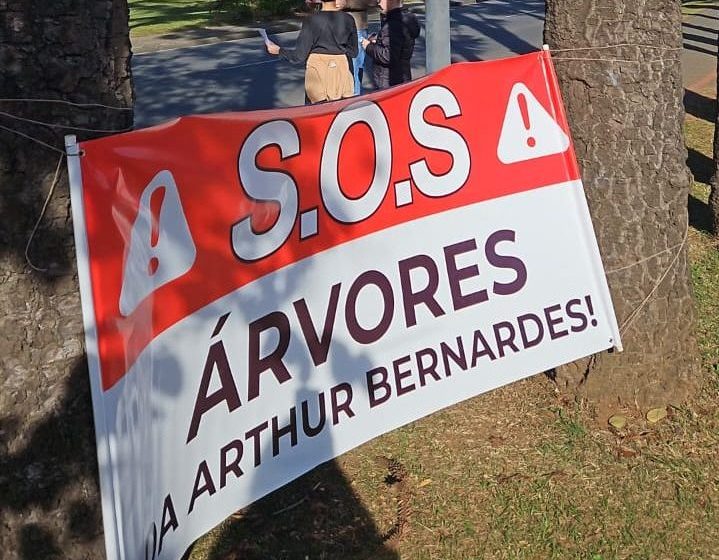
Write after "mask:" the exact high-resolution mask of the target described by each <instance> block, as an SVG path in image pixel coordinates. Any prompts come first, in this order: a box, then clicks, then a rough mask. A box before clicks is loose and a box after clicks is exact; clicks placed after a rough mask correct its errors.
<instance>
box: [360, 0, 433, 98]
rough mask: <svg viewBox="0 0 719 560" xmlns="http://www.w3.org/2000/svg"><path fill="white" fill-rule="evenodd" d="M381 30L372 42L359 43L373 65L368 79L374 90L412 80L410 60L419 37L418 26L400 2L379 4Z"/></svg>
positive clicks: (380, 0) (367, 40) (380, 2)
mask: <svg viewBox="0 0 719 560" xmlns="http://www.w3.org/2000/svg"><path fill="white" fill-rule="evenodd" d="M379 7H380V11H381V14H380V21H381V27H380V30H379V33H378V34H377V38H376V39H371V38H369V39H363V40H362V48H363V49H364V51H365V53H366V54H367V56H369V57H370V58H371V59H372V61H373V62H374V65H373V68H372V78H373V80H374V83H375V86H376V87H377V88H378V89H384V88H388V87H391V86H395V85H397V84H403V83H405V82H409V81H411V80H412V70H411V66H410V63H411V59H412V53H413V52H414V42H415V40H416V39H417V37H419V22H418V21H417V18H416V17H415V15H414V14H413V13H411V12H408V11H407V10H405V9H404V7H403V6H402V0H379Z"/></svg>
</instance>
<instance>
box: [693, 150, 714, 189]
mask: <svg viewBox="0 0 719 560" xmlns="http://www.w3.org/2000/svg"><path fill="white" fill-rule="evenodd" d="M688 152H689V157H687V165H688V166H689V170H690V171H691V172H692V175H694V179H695V180H696V181H699V182H700V183H707V184H708V183H709V181H710V180H711V177H712V174H713V172H714V169H713V166H714V162H713V161H712V159H711V158H710V157H707V156H705V155H704V154H702V153H701V152H698V151H697V150H695V149H694V148H689V149H688Z"/></svg>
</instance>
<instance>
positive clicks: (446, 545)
mask: <svg viewBox="0 0 719 560" xmlns="http://www.w3.org/2000/svg"><path fill="white" fill-rule="evenodd" d="M701 93H702V95H704V96H705V97H707V96H712V99H713V94H711V93H708V92H701ZM712 133H713V125H712V123H711V122H709V121H708V120H707V119H706V118H698V117H693V116H688V117H687V120H686V138H687V145H688V147H689V148H690V149H691V154H693V156H692V157H691V158H690V163H692V166H693V167H695V166H696V165H705V164H706V160H707V158H709V157H710V155H711V140H712ZM694 171H695V174H696V175H697V176H699V177H701V178H703V179H706V176H707V174H706V170H705V169H700V168H696V167H695V169H694ZM708 192H709V187H708V185H707V184H706V183H705V182H702V181H695V183H694V185H693V187H692V197H693V202H692V203H691V204H690V208H691V209H692V224H693V225H692V227H691V228H690V232H689V244H690V245H689V253H690V260H691V272H692V279H693V283H694V290H695V294H696V305H697V310H698V335H699V341H700V347H701V352H702V357H703V362H704V364H705V370H706V374H707V378H706V382H705V384H704V387H703V390H702V392H701V393H700V394H699V395H698V396H697V397H696V398H695V400H694V401H693V402H692V403H691V404H690V405H687V406H686V407H684V408H672V407H670V408H669V415H668V417H667V418H665V419H664V420H662V421H660V422H658V423H656V424H649V423H648V422H647V421H646V420H645V419H643V418H642V417H641V416H639V415H634V416H630V417H629V422H628V424H627V426H626V427H625V428H624V429H622V430H621V431H613V430H609V429H607V428H606V427H605V426H601V425H597V423H596V421H595V419H594V418H593V417H592V414H591V411H589V410H587V409H586V408H584V407H583V406H581V405H579V404H575V403H573V402H567V401H564V400H562V399H561V398H560V396H559V395H558V394H557V393H556V392H555V390H554V387H553V385H552V384H551V383H550V382H549V381H548V380H546V379H545V378H543V377H541V376H538V377H534V378H531V379H528V380H525V381H523V382H520V383H516V384H513V385H510V386H507V387H503V388H501V389H499V390H497V391H493V392H491V393H488V394H485V395H482V396H480V397H477V398H475V399H472V400H470V401H468V402H465V403H462V404H460V405H457V406H455V407H452V408H451V409H448V410H445V411H442V412H439V413H437V414H434V415H432V416H430V417H427V418H424V419H422V420H420V421H418V422H415V423H413V424H411V425H409V426H406V427H404V428H401V429H399V430H396V431H394V432H391V433H389V434H386V435H385V436H382V437H380V438H377V439H375V440H373V441H371V442H369V443H367V444H366V445H364V446H362V447H360V448H358V449H355V450H353V451H351V452H349V453H347V454H345V455H343V456H342V457H341V458H339V459H338V460H337V461H336V462H333V463H328V464H326V465H324V466H322V467H320V468H318V469H315V470H314V471H312V472H311V473H309V474H308V475H306V476H305V477H303V478H301V479H300V480H298V481H296V482H294V483H292V484H290V485H288V486H287V487H285V488H284V489H282V490H281V491H278V492H275V493H273V494H271V495H270V496H268V497H266V498H264V499H263V500H260V502H258V503H257V504H255V505H253V506H252V507H250V508H248V509H246V510H244V511H243V512H241V513H240V514H238V515H237V516H236V517H234V518H230V519H229V520H227V521H226V522H225V523H223V524H222V525H221V526H220V527H218V528H217V529H215V530H214V531H212V532H211V533H209V534H208V535H207V536H206V537H204V538H203V539H202V540H201V541H199V542H198V544H197V546H196V547H195V549H194V550H193V552H192V554H191V556H190V558H191V560H216V559H233V558H237V559H240V558H243V559H260V558H267V559H274V558H277V559H280V558H281V559H300V560H302V559H304V558H309V559H313V560H314V559H323V558H326V559H336V558H341V559H342V560H360V559H372V560H376V559H379V560H382V559H387V560H390V559H391V560H397V559H399V558H404V559H411V560H463V559H467V560H470V559H471V560H475V559H485V558H487V559H506V560H510V559H511V560H523V559H526V560H534V559H562V560H564V559H567V560H574V559H576V560H589V559H591V560H610V559H611V560H614V559H632V560H641V559H647V560H650V559H651V560H656V559H674V558H687V559H690V558H696V559H702V560H711V559H719V552H718V551H717V548H716V543H717V542H719V456H718V455H717V449H718V446H719V409H718V408H717V406H716V404H717V397H718V396H719V382H718V378H719V369H718V366H717V364H719V272H718V271H719V250H718V248H717V242H716V241H715V240H714V239H713V238H712V237H711V236H710V235H709V234H708V233H707V232H706V231H705V230H704V228H705V225H706V223H705V220H704V218H705V213H706V208H705V207H704V206H705V205H706V201H707V197H708ZM702 212H704V214H702ZM397 465H399V466H400V467H401V468H399V467H397ZM397 473H399V475H398V474H397ZM300 501H301V503H302V507H293V505H294V504H297V503H298V502H300ZM278 512H279V513H278ZM308 512H309V514H308ZM393 531H394V532H393Z"/></svg>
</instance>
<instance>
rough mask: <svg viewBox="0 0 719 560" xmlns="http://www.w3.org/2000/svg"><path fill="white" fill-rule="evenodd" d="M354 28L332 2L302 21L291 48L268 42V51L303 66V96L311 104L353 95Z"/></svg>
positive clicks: (324, 3)
mask: <svg viewBox="0 0 719 560" xmlns="http://www.w3.org/2000/svg"><path fill="white" fill-rule="evenodd" d="M357 51H358V45H357V28H356V26H355V21H354V19H353V18H352V16H351V15H349V14H347V13H345V12H341V11H339V10H338V9H337V5H336V4H335V0H331V1H323V2H322V10H321V11H319V12H315V13H313V14H311V15H309V16H307V17H306V18H305V20H304V21H303V22H302V29H300V34H299V36H298V37H297V43H296V45H295V48H294V49H286V48H284V47H280V46H278V45H276V44H275V43H272V42H271V41H270V42H269V43H268V44H267V52H269V53H270V54H273V55H279V56H281V57H282V58H284V59H286V60H288V61H290V62H292V63H295V64H302V63H305V65H306V68H305V93H306V94H307V99H309V101H310V102H312V103H319V102H322V101H332V100H334V99H341V98H343V97H352V96H353V95H354V78H353V75H352V59H353V58H355V57H356V56H357Z"/></svg>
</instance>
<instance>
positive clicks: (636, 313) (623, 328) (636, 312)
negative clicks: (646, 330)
mask: <svg viewBox="0 0 719 560" xmlns="http://www.w3.org/2000/svg"><path fill="white" fill-rule="evenodd" d="M688 237H689V225H687V230H686V231H685V232H684V239H683V240H682V242H681V243H679V249H678V250H677V252H676V254H675V255H674V258H673V259H672V262H671V263H669V266H668V267H667V269H666V270H665V271H664V274H662V275H661V277H660V278H659V280H658V281H657V282H656V284H654V287H653V288H652V289H651V291H650V292H649V293H648V294H647V296H646V297H645V298H644V299H643V300H642V302H641V303H640V304H639V305H638V306H637V307H636V308H635V309H634V311H632V312H631V313H630V314H629V315H627V318H626V319H625V320H624V323H622V325H621V326H620V327H619V333H620V334H624V333H625V332H626V331H627V329H629V327H631V326H632V324H633V323H634V321H635V320H636V318H637V317H638V316H639V313H640V312H641V311H642V310H643V309H644V307H645V306H646V305H647V303H648V302H649V300H650V299H651V298H652V296H653V295H654V294H655V293H656V291H657V290H658V289H659V286H661V284H662V282H664V279H665V278H666V277H667V275H668V274H669V272H671V270H672V269H673V268H674V265H675V264H676V262H677V259H679V255H681V254H682V249H683V248H684V246H685V245H686V243H687V239H688ZM671 250H672V248H669V249H665V250H664V251H661V252H660V253H657V255H660V254H662V253H666V252H667V251H671ZM657 255H653V256H657ZM648 258H652V257H648ZM644 260H647V259H643V261H644ZM643 261H639V262H643ZM635 264H639V263H635ZM630 266H633V265H630ZM624 268H629V267H624ZM617 270H623V269H617ZM614 272H616V271H614Z"/></svg>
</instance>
